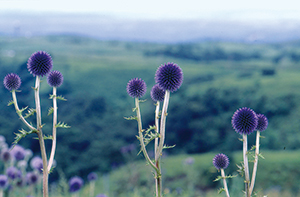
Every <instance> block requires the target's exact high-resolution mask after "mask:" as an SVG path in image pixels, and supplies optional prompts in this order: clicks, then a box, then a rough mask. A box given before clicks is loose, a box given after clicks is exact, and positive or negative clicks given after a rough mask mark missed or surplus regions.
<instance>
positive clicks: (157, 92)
mask: <svg viewBox="0 0 300 197" xmlns="http://www.w3.org/2000/svg"><path fill="white" fill-rule="evenodd" d="M150 95H151V98H152V100H153V101H154V102H157V101H163V100H164V97H165V91H164V90H163V89H161V88H160V87H159V85H158V84H155V85H154V86H153V87H152V89H151V92H150Z"/></svg>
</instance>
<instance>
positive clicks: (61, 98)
mask: <svg viewBox="0 0 300 197" xmlns="http://www.w3.org/2000/svg"><path fill="white" fill-rule="evenodd" d="M53 98H56V99H58V100H62V101H67V99H65V98H64V97H63V96H57V95H53V94H50V97H49V99H53Z"/></svg>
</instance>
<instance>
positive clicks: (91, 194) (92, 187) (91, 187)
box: [90, 181, 95, 197]
mask: <svg viewBox="0 0 300 197" xmlns="http://www.w3.org/2000/svg"><path fill="white" fill-rule="evenodd" d="M94 193H95V181H91V182H90V197H93V196H94Z"/></svg>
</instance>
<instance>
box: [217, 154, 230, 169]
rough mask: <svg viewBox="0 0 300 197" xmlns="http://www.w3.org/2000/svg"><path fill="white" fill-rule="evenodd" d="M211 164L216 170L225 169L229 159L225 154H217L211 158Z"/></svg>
mask: <svg viewBox="0 0 300 197" xmlns="http://www.w3.org/2000/svg"><path fill="white" fill-rule="evenodd" d="M213 164H214V166H215V167H216V168H217V170H220V169H226V168H227V167H228V165H229V158H228V157H227V156H226V155H225V154H223V153H219V154H217V155H216V156H215V157H214V158H213Z"/></svg>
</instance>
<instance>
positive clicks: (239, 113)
mask: <svg viewBox="0 0 300 197" xmlns="http://www.w3.org/2000/svg"><path fill="white" fill-rule="evenodd" d="M257 123H258V118H257V115H256V113H255V112H254V111H253V110H252V109H250V108H247V107H243V108H240V109H238V110H236V112H234V114H233V116H232V120H231V124H232V126H233V128H234V129H235V131H236V132H237V133H240V134H247V135H249V134H251V133H252V132H253V131H254V130H255V129H256V127H257Z"/></svg>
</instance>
